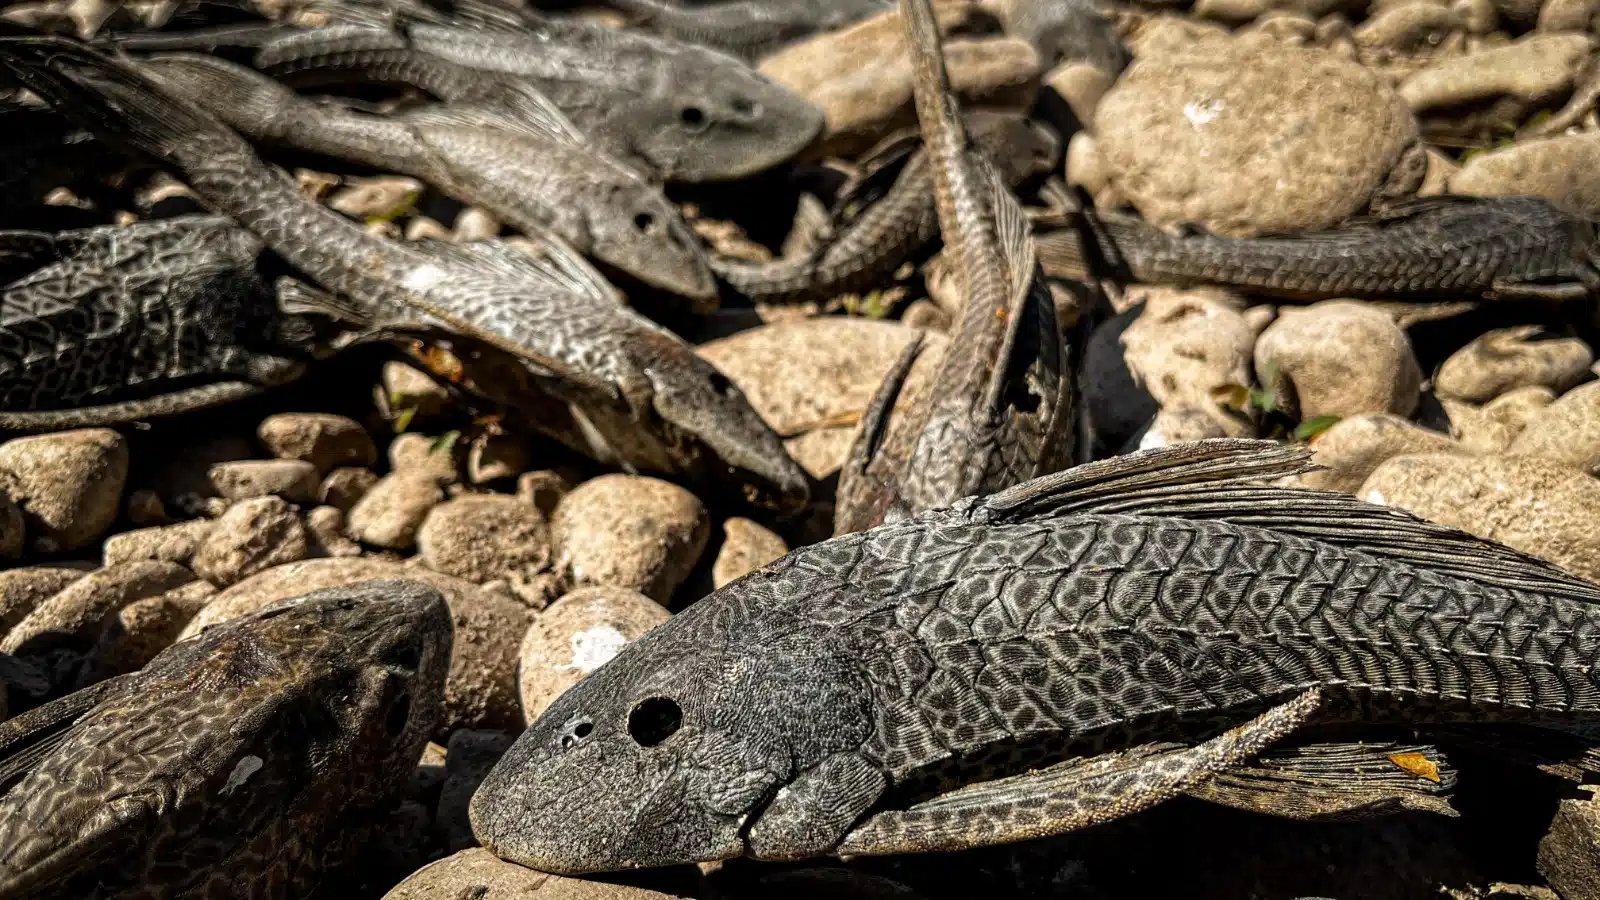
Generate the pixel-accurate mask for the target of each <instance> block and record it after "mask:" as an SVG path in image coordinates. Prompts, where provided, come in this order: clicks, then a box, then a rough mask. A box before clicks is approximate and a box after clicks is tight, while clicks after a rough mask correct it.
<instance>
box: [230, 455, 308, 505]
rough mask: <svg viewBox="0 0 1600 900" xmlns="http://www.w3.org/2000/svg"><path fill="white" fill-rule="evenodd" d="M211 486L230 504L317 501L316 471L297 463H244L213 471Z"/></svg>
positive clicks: (249, 461)
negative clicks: (258, 499) (261, 499)
mask: <svg viewBox="0 0 1600 900" xmlns="http://www.w3.org/2000/svg"><path fill="white" fill-rule="evenodd" d="M210 478H211V484H212V486H213V487H215V488H216V490H217V493H218V494H220V495H221V496H222V497H223V498H224V499H227V500H249V499H252V498H254V497H273V496H276V497H282V498H283V499H285V500H288V501H289V502H290V503H310V502H312V501H313V500H315V499H316V498H317V467H316V466H313V465H312V464H311V463H308V462H304V461H302V460H298V459H243V460H236V461H234V462H225V463H217V464H216V465H214V466H212V467H211V472H210Z"/></svg>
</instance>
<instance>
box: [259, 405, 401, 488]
mask: <svg viewBox="0 0 1600 900" xmlns="http://www.w3.org/2000/svg"><path fill="white" fill-rule="evenodd" d="M256 437H257V438H258V439H259V440H260V441H261V443H262V444H263V445H264V446H265V447H266V448H267V449H268V450H270V451H271V452H272V455H273V456H276V457H278V458H280V459H297V460H301V461H303V462H308V463H311V464H312V465H313V466H315V467H316V469H317V473H318V474H319V475H325V474H327V473H328V472H330V471H332V470H333V469H334V468H335V467H338V466H371V465H372V464H373V463H376V462H377V461H378V448H377V446H376V445H374V444H373V443H372V436H371V435H369V434H367V430H366V429H365V428H362V427H361V424H360V423H359V422H356V421H355V420H354V419H347V418H345V417H344V416H334V415H328V414H325V413H283V414H280V415H275V416H268V417H266V418H265V419H262V420H261V424H260V425H259V426H257V428H256Z"/></svg>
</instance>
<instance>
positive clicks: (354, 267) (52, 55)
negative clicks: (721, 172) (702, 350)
mask: <svg viewBox="0 0 1600 900" xmlns="http://www.w3.org/2000/svg"><path fill="white" fill-rule="evenodd" d="M0 63H3V64H4V65H6V66H7V67H9V68H10V69H11V70H12V71H13V73H14V74H15V75H16V76H17V77H18V78H20V79H22V80H24V81H25V82H26V83H27V84H28V85H29V87H30V88H32V89H33V90H35V91H36V92H38V93H40V94H41V95H43V96H46V97H47V98H49V99H50V101H51V102H52V104H53V105H55V106H56V107H57V108H60V109H62V110H63V111H64V112H66V113H67V114H68V115H75V116H80V117H82V118H83V119H84V124H85V125H88V126H92V127H96V128H100V129H104V130H106V131H107V132H108V134H106V135H105V136H106V137H107V138H108V139H111V138H114V139H118V140H120V141H122V142H125V143H128V144H129V145H130V146H134V147H136V148H138V149H139V150H141V151H142V152H145V153H148V154H150V155H152V156H154V157H156V158H157V159H160V160H162V161H163V162H165V163H166V164H168V165H170V166H172V167H173V168H174V169H176V170H177V171H179V172H180V173H182V175H183V176H184V178H185V180H186V181H187V182H188V183H189V185H190V186H191V187H192V188H193V189H194V191H195V193H197V194H199V195H200V196H201V197H202V198H203V199H204V200H205V201H206V202H207V203H209V204H211V205H212V206H214V207H215V208H217V209H218V210H221V211H224V212H226V213H227V214H228V215H230V216H231V217H233V218H234V219H235V220H237V221H238V222H240V223H241V224H243V225H244V226H245V227H247V228H249V229H250V230H252V231H253V232H255V233H256V234H257V235H258V236H259V237H260V238H261V239H262V241H263V242H264V243H265V244H266V245H267V246H268V247H270V248H272V249H273V250H274V251H275V252H276V253H277V254H278V255H280V256H282V257H283V258H284V259H285V260H287V261H288V262H289V263H290V264H291V265H292V266H294V267H295V268H296V269H298V270H300V271H302V272H305V273H306V274H307V275H309V276H311V277H313V278H315V279H316V280H317V281H318V282H320V283H321V284H322V285H323V286H324V287H325V288H327V289H329V290H331V291H334V292H336V293H338V294H341V295H344V296H348V297H351V298H355V299H357V300H358V301H360V302H362V303H363V304H365V305H366V306H368V307H371V308H373V309H379V310H385V313H384V318H383V320H382V321H383V322H384V323H385V325H386V326H387V327H390V328H391V329H395V330H403V329H404V328H405V326H406V322H404V321H403V318H404V317H405V316H406V315H408V314H409V316H410V318H411V319H412V320H415V322H416V324H415V326H414V327H415V328H416V329H417V330H419V331H424V332H426V333H428V334H439V333H442V334H443V336H444V337H445V338H446V339H460V340H463V341H467V342H471V343H475V344H477V345H479V347H478V349H479V350H481V351H483V352H488V353H491V354H497V355H501V356H509V357H511V358H513V359H514V360H515V361H516V362H517V363H518V365H519V366H520V367H521V371H522V372H523V373H524V374H523V375H522V376H521V377H522V378H523V379H525V382H526V383H518V384H511V385H507V386H505V387H504V388H503V389H502V390H501V392H500V394H499V396H498V398H497V399H501V400H503V401H507V402H515V401H516V400H517V398H518V396H519V395H527V398H528V400H527V402H528V403H530V404H531V405H533V406H534V407H537V408H540V409H541V411H542V408H543V407H547V406H548V405H549V399H550V397H551V396H554V397H555V398H557V399H559V400H561V401H562V402H565V403H570V404H571V405H572V406H573V408H574V414H582V415H583V416H584V417H585V418H586V419H587V420H588V421H589V423H590V424H591V425H592V426H594V427H595V428H598V429H600V430H601V431H600V435H599V437H600V438H601V439H602V440H601V441H600V444H602V445H604V446H603V447H599V446H595V445H593V444H585V445H575V449H578V450H580V451H583V452H591V453H594V454H595V455H597V456H600V457H601V458H602V459H604V460H605V461H616V462H620V463H622V464H624V465H634V466H636V467H638V468H641V469H645V470H648V471H653V472H661V473H664V474H673V475H682V476H685V477H690V478H702V479H707V480H708V486H710V487H714V488H715V487H723V486H736V487H737V488H738V490H739V491H741V492H742V493H743V495H744V497H745V498H746V499H747V500H749V501H750V502H752V503H754V504H756V505H760V506H765V507H769V508H774V509H780V510H784V511H793V510H797V509H799V508H800V507H801V506H803V505H804V504H805V502H806V497H807V495H808V490H809V489H808V486H807V485H808V482H807V480H806V476H805V473H804V472H803V471H802V470H801V469H800V467H799V466H798V465H797V464H796V463H795V462H794V461H793V460H792V459H790V458H789V455H788V453H787V452H786V451H785V450H784V448H783V444H782V442H781V440H780V439H779V438H778V436H777V435H776V434H774V433H773V431H772V429H771V428H770V427H768V426H767V425H766V423H765V422H763V421H762V419H761V417H760V416H759V415H757V414H756V412H755V411H754V410H753V409H751V408H750V404H749V401H748V400H746V399H745V397H744V394H743V393H742V392H741V391H740V390H739V389H738V387H737V386H735V385H733V384H732V383H731V382H729V380H728V379H727V378H726V377H725V376H723V375H722V374H721V373H719V372H718V371H717V370H716V369H715V368H714V367H713V366H711V364H710V363H707V362H705V361H704V360H702V359H701V358H700V357H699V356H697V355H696V354H695V353H694V351H693V350H692V349H691V348H690V347H689V346H688V345H687V344H686V343H684V342H683V341H682V340H681V339H679V338H678V337H676V336H675V335H673V334H672V333H671V332H669V331H667V330H666V329H664V328H661V327H660V326H658V325H656V324H655V323H653V322H651V321H650V320H648V319H646V318H644V317H643V316H641V315H638V314H637V313H635V312H633V311H632V310H630V309H628V308H626V307H625V306H623V305H622V303H621V302H620V300H619V299H618V297H617V296H616V294H615V290H614V289H612V288H610V287H609V286H608V285H606V284H605V283H604V281H603V279H601V278H600V276H599V275H598V273H596V272H594V271H593V269H591V268H590V267H589V266H588V264H587V263H585V262H584V261H583V260H582V258H581V257H579V256H578V255H576V254H575V253H573V252H572V251H571V250H570V249H568V248H566V247H564V246H562V245H559V244H557V243H555V242H546V243H545V245H544V247H543V249H542V252H541V255H540V256H538V257H535V256H534V255H532V254H527V253H523V252H521V251H519V250H517V249H514V248H511V247H509V246H507V245H505V244H503V243H499V242H494V241H484V242H479V243H474V244H462V245H455V244H443V243H436V242H426V241H425V242H417V243H412V244H401V243H397V242H394V241H390V240H387V239H384V238H382V237H379V236H376V235H372V234H368V233H367V232H366V231H365V230H363V229H362V228H360V227H359V226H357V225H355V224H354V223H352V222H350V221H349V220H347V219H345V218H344V217H342V216H340V215H338V214H337V213H334V212H332V211H330V210H328V209H327V208H325V207H323V206H322V205H321V204H318V203H315V202H313V201H311V200H309V199H308V198H306V197H305V196H303V195H302V194H301V193H300V191H299V189H298V188H297V187H296V186H295V184H294V182H293V181H292V180H291V179H290V178H289V177H288V176H287V175H285V174H284V173H283V172H281V171H279V170H277V169H274V168H272V167H271V166H268V165H267V164H265V163H264V162H262V161H261V160H260V159H259V158H258V157H257V156H256V155H255V153H254V152H253V151H252V150H251V148H250V145H249V144H248V143H247V142H246V141H245V140H244V139H243V138H241V137H239V136H238V135H237V134H235V133H233V132H232V131H231V130H229V129H228V128H227V127H226V126H225V125H223V124H222V123H220V122H218V121H217V120H216V119H215V118H213V117H211V116H210V115H208V114H206V113H204V112H203V111H201V110H199V109H196V108H195V107H193V106H192V105H190V104H188V103H185V102H183V101H182V100H179V99H178V98H175V97H172V96H171V95H169V94H167V93H166V92H164V91H163V90H162V89H160V88H159V87H157V86H156V85H155V84H154V83H153V82H152V81H151V80H150V79H148V78H147V77H145V76H144V75H142V74H141V73H139V72H138V71H136V70H134V69H133V68H131V67H130V66H128V65H126V64H123V63H120V62H117V61H114V60H111V59H109V58H107V57H104V56H101V55H100V54H98V53H96V52H94V51H92V50H89V49H88V48H85V47H82V46H81V45H78V44H75V43H73V42H70V41H65V40H60V39H9V40H5V41H0ZM529 418H530V420H531V421H530V424H531V425H534V426H536V427H539V426H540V425H541V421H540V420H541V419H542V418H543V417H542V415H532V416H529ZM551 435H552V436H553V437H556V438H558V439H563V440H571V439H572V434H571V432H570V430H567V429H559V430H554V431H552V432H551ZM635 447H640V448H644V449H645V450H647V451H648V452H647V453H641V455H639V456H637V457H635V458H632V459H630V458H628V457H627V456H621V457H620V458H616V459H615V460H613V458H612V457H613V456H615V455H617V454H625V453H626V452H627V451H628V450H629V449H630V448H635ZM607 450H608V451H610V454H611V455H609V456H608V455H606V453H605V452H604V451H607Z"/></svg>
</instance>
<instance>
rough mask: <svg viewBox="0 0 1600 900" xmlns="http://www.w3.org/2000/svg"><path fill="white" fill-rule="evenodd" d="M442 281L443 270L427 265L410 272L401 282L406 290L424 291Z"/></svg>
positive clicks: (430, 264)
mask: <svg viewBox="0 0 1600 900" xmlns="http://www.w3.org/2000/svg"><path fill="white" fill-rule="evenodd" d="M443 280H444V270H443V269H441V268H439V267H438V266H436V265H434V264H433V263H427V264H424V265H420V266H417V267H416V268H415V269H412V270H411V274H409V275H407V276H406V279H405V281H404V282H403V283H404V284H405V286H406V288H407V289H408V290H413V291H425V290H427V289H428V288H431V287H433V286H434V285H436V284H438V283H439V282H441V281H443Z"/></svg>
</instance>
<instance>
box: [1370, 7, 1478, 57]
mask: <svg viewBox="0 0 1600 900" xmlns="http://www.w3.org/2000/svg"><path fill="white" fill-rule="evenodd" d="M1456 19H1457V17H1456V13H1455V11H1454V10H1452V9H1450V8H1449V7H1447V6H1442V5H1440V4H1438V3H1434V2H1431V0H1408V2H1403V3H1396V4H1395V5H1393V6H1386V7H1384V8H1383V9H1382V10H1379V11H1378V12H1376V13H1375V14H1374V15H1373V16H1372V17H1371V18H1369V19H1367V20H1366V21H1365V22H1362V23H1361V24H1360V25H1358V26H1356V27H1355V29H1354V30H1353V31H1352V32H1351V37H1352V39H1354V40H1355V43H1356V46H1357V47H1359V48H1361V49H1362V50H1363V51H1365V52H1368V53H1370V52H1372V51H1377V50H1387V51H1391V52H1395V53H1405V54H1420V53H1427V52H1428V51H1429V50H1430V49H1431V48H1432V47H1435V46H1437V45H1438V44H1439V43H1440V42H1441V41H1442V40H1444V37H1445V35H1447V34H1449V33H1450V32H1451V31H1453V30H1455V28H1456V25H1457V21H1456Z"/></svg>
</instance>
